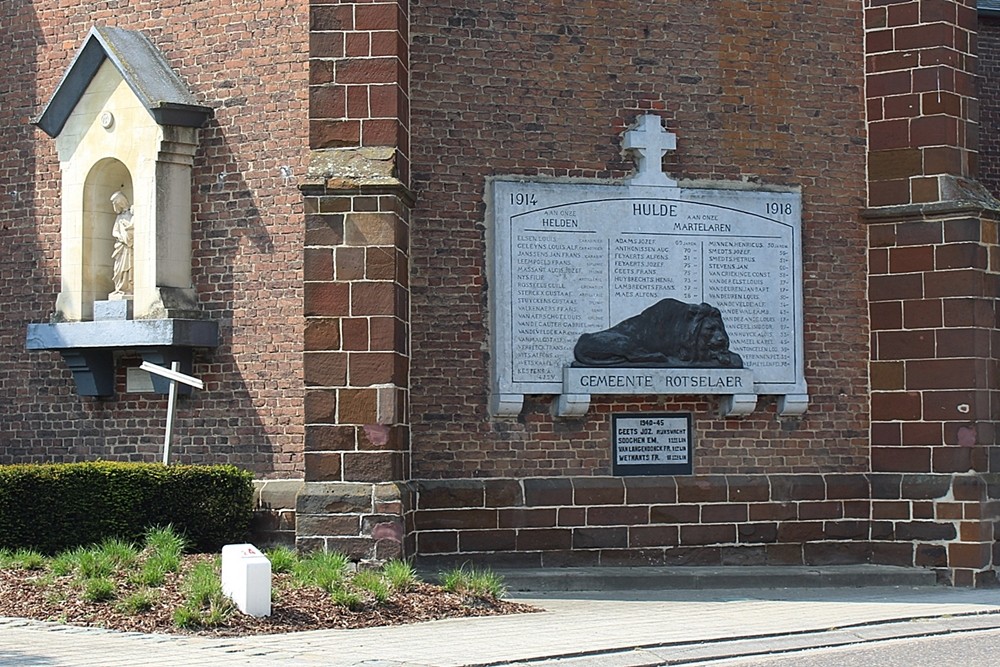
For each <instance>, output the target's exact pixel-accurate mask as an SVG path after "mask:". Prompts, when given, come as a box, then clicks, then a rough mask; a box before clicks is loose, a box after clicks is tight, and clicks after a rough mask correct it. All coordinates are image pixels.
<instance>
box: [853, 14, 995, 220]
mask: <svg viewBox="0 0 1000 667" xmlns="http://www.w3.org/2000/svg"><path fill="white" fill-rule="evenodd" d="M976 28H977V15H976V2H975V0H920V1H919V2H917V1H914V0H896V1H891V0H890V1H887V0H866V1H865V50H866V65H867V69H866V71H867V77H866V88H867V103H868V120H869V125H868V141H869V157H868V178H869V183H868V200H869V205H870V206H889V205H903V204H916V203H922V202H933V201H938V200H940V199H944V198H945V194H944V193H943V192H942V187H943V185H942V180H943V179H945V180H946V178H947V177H952V178H960V179H961V178H975V176H976V174H977V170H978V114H977V108H978V107H977V91H976Z"/></svg>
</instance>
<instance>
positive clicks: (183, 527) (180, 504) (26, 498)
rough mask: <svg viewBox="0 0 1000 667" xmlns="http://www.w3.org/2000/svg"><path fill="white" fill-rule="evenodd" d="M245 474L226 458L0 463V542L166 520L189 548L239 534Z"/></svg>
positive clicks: (69, 541) (126, 529)
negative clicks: (217, 462) (191, 462)
mask: <svg viewBox="0 0 1000 667" xmlns="http://www.w3.org/2000/svg"><path fill="white" fill-rule="evenodd" d="M252 510H253V476H252V475H251V474H250V473H249V472H246V471H244V470H239V469H238V468H235V467H233V466H186V465H172V466H165V465H161V464H155V463H111V462H105V461H99V462H96V463H57V464H43V465H10V466H0V548H3V547H6V548H12V549H17V548H22V547H26V548H32V549H37V550H39V551H42V552H44V553H50V554H51V553H57V552H59V551H63V550H65V549H70V548H73V547H77V546H81V545H90V544H95V543H98V542H100V541H102V540H104V539H105V538H108V537H119V538H124V539H127V540H133V541H138V540H139V539H140V538H141V537H142V534H143V533H144V532H145V530H146V529H147V528H149V527H151V526H165V525H166V524H172V525H173V526H174V528H175V529H177V530H178V531H179V532H181V533H183V534H184V535H185V536H186V537H187V538H188V540H189V542H190V544H191V546H192V548H194V549H195V550H198V551H215V550H217V549H219V548H220V547H221V546H222V545H223V544H229V543H234V542H242V541H244V540H245V539H246V536H247V529H248V526H249V524H250V516H251V513H252Z"/></svg>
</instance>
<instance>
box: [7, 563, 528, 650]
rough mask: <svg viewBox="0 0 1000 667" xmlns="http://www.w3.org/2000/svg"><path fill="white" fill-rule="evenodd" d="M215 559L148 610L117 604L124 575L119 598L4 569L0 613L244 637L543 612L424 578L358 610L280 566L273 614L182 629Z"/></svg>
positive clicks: (64, 580)
mask: <svg viewBox="0 0 1000 667" xmlns="http://www.w3.org/2000/svg"><path fill="white" fill-rule="evenodd" d="M211 558H212V556H210V555H190V556H185V557H184V563H183V565H182V568H181V572H180V573H175V574H170V575H168V577H167V580H166V582H165V583H164V585H163V586H162V587H160V588H157V589H156V590H157V591H158V597H157V600H156V603H155V605H154V606H153V608H152V609H151V610H149V611H146V612H141V613H127V612H124V611H121V610H119V609H118V606H117V605H118V600H121V599H123V598H125V597H126V596H127V595H129V594H130V593H132V592H134V591H135V590H136V588H134V587H130V586H129V585H128V584H127V583H125V582H121V583H120V586H119V590H118V596H117V599H116V600H111V601H108V602H87V601H85V600H83V598H82V597H81V593H80V591H81V589H80V586H79V584H78V583H76V582H75V581H74V579H73V577H70V576H67V577H58V578H56V579H55V581H54V582H52V583H48V584H42V583H40V581H39V580H41V579H42V577H44V576H45V572H43V571H24V570H0V616H13V617H21V618H31V619H36V620H43V621H56V622H59V623H66V624H69V625H80V626H88V627H99V628H106V629H110V630H123V631H132V632H147V633H171V634H189V635H201V636H211V637H238V636H245V635H258V634H275V633H285V632H300V631H303V630H325V629H331V628H369V627H375V626H385V625H400V624H404V623H419V622H423V621H432V620H437V619H443V618H465V617H472V616H496V615H502V614H518V613H526V612H535V611H539V610H538V609H537V608H535V607H531V606H529V605H525V604H519V603H516V602H510V601H508V600H492V599H483V598H471V597H467V596H463V595H459V594H455V593H449V592H448V591H445V590H444V589H442V588H440V587H439V586H435V585H431V584H426V583H420V584H417V585H416V586H414V587H413V589H412V590H410V591H407V592H405V593H398V592H397V593H394V594H393V596H392V597H391V598H390V599H389V601H388V602H386V603H384V604H381V605H375V604H366V605H365V606H364V608H363V609H361V610H359V611H351V610H349V609H347V608H345V607H342V606H340V605H337V604H335V603H334V602H333V601H332V600H331V599H330V596H329V594H327V593H326V592H324V591H323V590H321V589H319V588H312V587H305V588H303V587H298V586H295V585H293V583H292V579H291V576H290V575H288V574H277V573H276V574H274V575H272V589H273V590H274V591H275V592H276V595H274V596H273V597H272V600H271V615H270V616H268V617H266V618H254V617H252V616H246V615H244V614H242V613H240V612H239V611H236V612H235V613H233V615H232V616H231V617H230V619H229V620H228V621H227V622H226V623H225V624H224V625H220V626H217V627H212V628H199V629H190V630H185V629H181V628H178V627H176V626H175V625H174V622H173V612H174V610H175V609H177V608H178V607H180V606H181V604H182V601H183V599H184V594H183V591H182V590H181V581H182V580H183V576H184V573H186V572H187V571H189V570H190V569H191V568H192V567H193V566H194V564H195V563H196V562H198V561H199V560H204V559H211Z"/></svg>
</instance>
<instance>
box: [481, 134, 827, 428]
mask: <svg viewBox="0 0 1000 667" xmlns="http://www.w3.org/2000/svg"><path fill="white" fill-rule="evenodd" d="M623 143H624V147H625V148H626V149H628V150H632V151H637V152H638V153H639V155H638V156H637V158H638V159H637V167H638V169H637V173H636V174H635V175H634V176H633V177H632V178H630V179H628V180H627V181H626V182H625V183H609V182H593V181H590V182H588V181H581V180H573V181H565V180H560V181H554V180H549V181H546V180H541V179H532V180H529V179H524V178H518V177H509V176H508V177H496V178H494V179H492V181H491V182H490V184H489V186H488V194H487V203H488V211H489V213H490V217H491V224H490V225H489V226H488V229H489V232H490V233H489V237H488V241H489V245H490V247H491V252H490V254H489V258H490V268H491V271H490V328H491V342H492V354H491V362H492V368H491V371H492V383H491V384H492V391H491V397H490V412H491V414H493V415H494V416H495V417H505V416H514V415H517V414H518V413H519V412H520V410H521V407H522V405H523V397H524V396H525V395H526V394H551V395H556V396H557V398H556V400H555V401H554V402H553V408H554V411H555V413H556V414H557V415H558V416H563V417H573V416H581V415H583V414H585V413H586V412H587V410H588V409H589V405H590V401H591V396H593V395H615V394H618V395H621V394H624V395H647V394H651V395H682V396H688V395H715V396H718V397H719V405H720V411H721V413H722V414H723V415H724V416H740V415H747V414H750V413H751V412H753V411H754V410H755V409H756V405H757V397H758V396H760V395H765V394H766V395H774V396H778V412H779V414H784V415H793V414H801V413H802V412H803V411H805V409H806V407H807V405H808V388H807V385H806V381H805V352H804V336H803V327H804V319H803V298H802V242H801V224H802V196H801V193H800V192H799V191H798V190H797V189H795V188H787V187H771V188H768V187H763V186H757V185H749V184H746V183H742V182H739V183H728V182H726V183H721V182H717V181H713V182H711V183H681V184H678V183H676V182H675V181H673V180H672V179H670V178H668V177H667V176H666V175H665V174H663V173H662V168H661V160H660V159H659V158H660V157H662V155H663V153H664V152H665V151H667V150H671V149H673V147H674V146H675V141H674V138H673V135H672V134H670V133H669V132H666V131H665V130H663V128H662V127H661V124H660V119H659V118H658V117H656V116H654V115H646V116H643V117H641V118H639V119H638V121H637V123H636V124H635V125H634V126H633V128H632V129H630V130H629V131H628V132H626V134H625V137H624V142H623ZM645 153H649V155H645Z"/></svg>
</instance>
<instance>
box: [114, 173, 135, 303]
mask: <svg viewBox="0 0 1000 667" xmlns="http://www.w3.org/2000/svg"><path fill="white" fill-rule="evenodd" d="M111 206H113V207H114V209H115V213H116V214H117V215H116V217H115V226H114V229H112V230H111V234H112V235H113V236H114V237H115V247H114V250H112V251H111V259H112V260H113V261H114V274H113V275H112V280H114V283H115V291H114V293H113V294H111V297H112V298H115V297H117V298H119V299H120V298H123V297H125V296H129V295H131V294H132V243H133V240H134V238H135V229H134V223H133V221H132V205H131V204H130V203H129V201H128V197H126V196H125V193H123V192H122V191H121V190H118V191H117V192H115V193H114V194H113V195H111Z"/></svg>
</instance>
